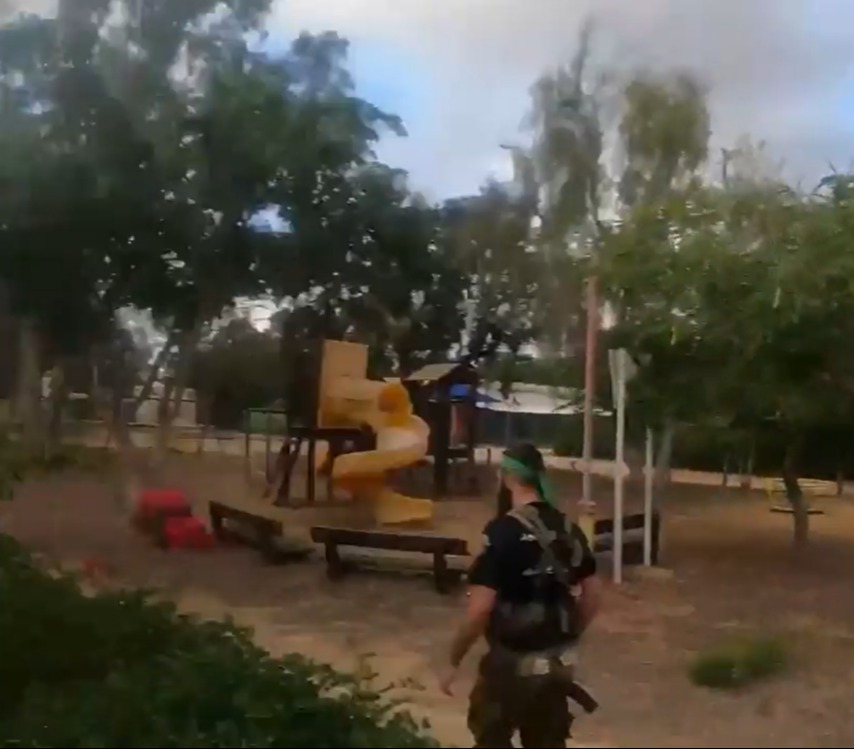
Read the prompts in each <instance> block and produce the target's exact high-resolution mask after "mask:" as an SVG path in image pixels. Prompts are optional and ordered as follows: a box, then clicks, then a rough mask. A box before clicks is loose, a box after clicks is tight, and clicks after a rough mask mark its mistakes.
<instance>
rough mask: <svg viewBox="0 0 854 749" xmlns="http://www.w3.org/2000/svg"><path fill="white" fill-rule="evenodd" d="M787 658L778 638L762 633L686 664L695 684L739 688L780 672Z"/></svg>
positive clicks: (716, 687) (714, 687)
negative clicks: (761, 635)
mask: <svg viewBox="0 0 854 749" xmlns="http://www.w3.org/2000/svg"><path fill="white" fill-rule="evenodd" d="M788 660H789V659H788V653H787V651H786V648H785V646H784V644H783V643H782V642H781V641H780V640H778V639H776V638H771V637H761V638H757V639H752V640H747V641H744V642H738V643H731V644H727V645H725V646H723V647H718V648H715V649H714V650H711V651H709V652H707V653H703V654H701V655H699V656H698V657H697V658H696V659H695V660H694V662H693V663H692V664H691V666H690V668H689V676H690V678H691V681H692V682H693V683H694V684H696V685H698V686H702V687H709V688H710V689H738V688H741V687H745V686H747V685H749V684H752V683H754V682H756V681H760V680H762V679H767V678H770V677H772V676H776V675H778V674H780V673H782V672H783V671H785V669H786V667H787V666H788Z"/></svg>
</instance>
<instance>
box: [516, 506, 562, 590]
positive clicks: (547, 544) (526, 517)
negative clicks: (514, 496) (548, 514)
mask: <svg viewBox="0 0 854 749" xmlns="http://www.w3.org/2000/svg"><path fill="white" fill-rule="evenodd" d="M507 514H508V515H510V517H512V518H515V519H516V520H518V521H519V522H520V523H521V524H522V526H523V527H524V528H525V530H527V531H529V532H530V533H531V535H532V536H534V538H535V539H536V540H537V543H538V544H539V546H540V548H541V549H542V551H543V556H542V563H543V564H542V566H544V567H551V568H552V569H554V572H555V576H556V577H557V579H558V581H559V582H561V583H562V584H564V585H566V584H568V582H569V574H568V570H567V569H566V567H565V566H564V565H563V564H561V562H560V560H559V559H558V558H557V555H556V554H555V553H554V549H553V548H552V544H553V543H554V542H555V541H556V540H557V537H558V536H557V533H555V532H554V531H552V530H549V528H548V527H546V524H545V523H544V522H543V519H542V518H541V517H540V513H539V512H537V509H536V508H535V507H532V506H531V505H524V506H522V507H516V508H515V509H513V510H511V511H510V512H509V513H507Z"/></svg>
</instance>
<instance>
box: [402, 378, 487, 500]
mask: <svg viewBox="0 0 854 749" xmlns="http://www.w3.org/2000/svg"><path fill="white" fill-rule="evenodd" d="M403 384H404V385H405V386H406V389H407V390H408V391H409V396H410V399H411V400H412V404H413V407H414V409H415V413H416V414H417V415H418V416H420V417H421V418H422V419H423V420H424V421H425V422H426V423H427V424H428V425H429V426H430V440H429V443H428V446H427V455H428V456H430V457H432V458H433V495H434V496H436V497H443V496H446V495H447V494H448V492H449V489H450V483H451V482H450V478H451V466H452V465H454V466H456V465H458V462H461V463H462V464H463V467H464V468H465V473H466V479H467V486H465V487H464V488H465V490H466V491H467V492H472V493H477V482H476V478H475V476H476V474H475V471H474V467H475V456H474V451H475V448H476V447H477V439H478V434H477V416H478V411H477V388H478V385H479V384H480V376H479V375H478V372H477V369H476V368H475V366H474V365H473V364H472V363H471V362H469V361H461V362H443V363H440V364H428V365H427V366H425V367H422V368H421V369H419V370H416V371H415V372H413V373H412V374H410V375H409V376H408V377H405V378H404V379H403Z"/></svg>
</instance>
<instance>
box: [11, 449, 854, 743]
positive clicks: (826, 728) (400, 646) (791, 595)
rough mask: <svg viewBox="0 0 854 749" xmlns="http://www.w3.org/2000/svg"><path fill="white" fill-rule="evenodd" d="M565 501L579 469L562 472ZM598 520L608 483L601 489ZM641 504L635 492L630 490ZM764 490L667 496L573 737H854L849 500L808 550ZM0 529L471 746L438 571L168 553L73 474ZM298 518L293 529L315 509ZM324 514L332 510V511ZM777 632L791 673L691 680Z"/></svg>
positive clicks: (203, 493) (605, 640)
mask: <svg viewBox="0 0 854 749" xmlns="http://www.w3.org/2000/svg"><path fill="white" fill-rule="evenodd" d="M554 473H555V474H556V477H555V480H556V483H557V484H558V488H559V490H560V494H561V496H562V497H564V498H565V499H566V500H567V502H569V503H570V506H571V503H572V500H573V499H575V498H577V496H578V493H579V477H578V475H577V474H571V473H569V472H554ZM167 475H168V479H166V480H167V481H168V482H169V483H170V484H172V485H179V486H182V487H184V488H186V489H187V490H188V491H189V492H190V493H191V495H192V497H193V498H194V500H195V501H196V502H197V503H198V504H199V506H202V505H203V504H204V503H205V502H206V501H207V500H210V499H215V498H217V497H223V496H234V495H238V494H241V493H243V492H244V491H245V483H244V479H243V477H242V474H241V471H240V460H239V459H238V458H233V459H231V458H224V457H223V458H212V457H204V458H196V457H180V458H179V457H175V458H174V459H173V461H172V463H171V464H170V465H169V466H168V467H167ZM482 478H483V479H484V480H483V482H482V483H483V486H482V488H483V490H484V492H485V493H486V492H488V495H487V497H486V498H481V499H472V498H469V499H461V500H459V501H454V502H444V503H442V504H441V505H440V506H439V508H438V512H437V516H438V517H439V519H440V523H441V524H442V527H443V528H444V527H447V528H451V527H453V528H454V529H456V530H459V531H460V532H464V534H465V535H466V536H467V537H470V538H472V539H473V540H475V539H476V538H477V536H478V535H479V530H480V526H481V525H482V523H483V522H484V520H486V519H487V518H488V517H489V514H490V512H491V511H492V507H491V502H492V499H491V494H492V487H490V486H489V479H488V472H487V471H485V472H484V474H483V477H482ZM597 491H598V495H599V497H600V501H601V504H602V508H603V513H604V512H606V508H607V506H608V504H609V503H610V497H611V493H610V487H609V485H608V484H607V483H605V482H604V481H602V482H600V483H597ZM629 496H630V503H631V502H634V501H636V488H634V487H632V488H630V489H629ZM768 506H769V503H768V500H767V499H766V498H765V497H764V496H761V495H760V494H758V493H750V492H743V491H737V490H729V491H725V490H722V489H720V488H717V487H710V486H695V485H687V484H676V485H674V486H673V487H672V488H671V489H670V490H669V491H668V492H667V496H665V497H663V498H662V509H663V512H664V518H665V520H664V528H663V549H662V562H663V564H664V565H665V571H664V572H663V573H661V574H656V575H633V576H630V579H629V580H628V581H627V582H626V583H625V584H624V585H623V586H621V587H620V588H619V589H615V588H614V587H612V586H608V588H607V593H606V601H605V606H604V610H603V612H602V615H601V617H600V619H599V620H598V621H597V623H596V625H595V627H594V628H593V629H592V630H591V632H590V633H589V636H588V638H587V641H586V642H585V643H584V647H583V656H582V658H583V661H582V663H583V680H584V681H585V683H587V684H589V685H590V686H591V687H592V688H593V689H594V691H595V692H596V694H597V696H598V697H599V699H600V701H601V703H602V705H603V708H602V710H601V711H600V712H599V713H598V714H597V715H595V716H593V717H591V718H587V719H584V720H582V721H580V723H579V725H578V730H577V739H578V741H579V743H580V744H582V745H588V746H617V747H745V746H753V747H796V746H797V747H846V746H852V745H854V711H852V710H851V709H850V704H851V702H852V700H854V676H852V669H851V667H850V664H851V663H854V596H852V595H851V581H852V570H854V504H852V503H850V501H849V500H847V499H842V498H840V499H828V500H825V506H826V510H827V512H826V514H825V515H824V516H821V517H817V518H814V519H813V527H812V541H811V546H810V548H809V550H808V551H807V552H804V553H803V554H800V555H794V554H793V552H792V550H791V547H790V518H788V517H787V516H784V515H774V514H771V513H769V511H768ZM0 513H1V514H0V530H3V531H4V532H9V533H12V534H13V535H16V536H17V537H19V538H20V539H21V540H22V541H24V542H25V543H26V544H27V545H29V546H30V547H31V548H33V549H34V550H36V551H39V552H42V553H45V554H48V555H50V556H52V557H54V558H57V559H60V560H64V561H66V562H68V563H71V564H74V563H79V562H80V560H82V559H84V558H87V557H88V558H91V557H96V558H99V559H102V560H104V561H105V562H107V563H108V564H109V565H110V567H111V568H112V570H113V574H114V575H115V578H116V579H117V580H120V581H122V582H123V583H126V584H131V585H138V586H145V587H156V588H158V589H160V590H162V591H163V592H164V594H166V595H168V596H171V597H173V598H174V599H176V600H178V601H179V602H180V603H181V605H182V606H184V607H185V608H187V609H189V610H193V611H197V612H199V613H200V614H203V615H205V616H214V617H219V616H222V615H225V614H230V615H231V616H233V617H234V618H235V619H236V620H238V621H239V622H242V623H245V624H248V625H251V626H252V627H254V628H255V632H256V636H257V638H258V640H259V642H261V643H262V644H263V645H264V646H266V647H267V648H268V649H270V650H271V651H272V652H275V653H278V652H286V651H299V652H302V653H305V654H307V655H309V656H313V657H316V658H318V659H321V660H324V661H327V662H331V663H333V664H334V665H336V666H338V667H341V668H352V667H354V666H355V665H356V663H357V662H358V661H359V659H360V657H362V656H365V655H371V654H372V657H371V660H370V663H371V665H372V667H373V668H374V669H375V670H376V671H377V672H378V674H379V677H378V680H379V681H380V682H382V683H388V682H396V683H402V684H404V686H403V687H401V689H402V691H403V692H404V693H405V694H406V695H407V696H408V697H409V698H410V700H411V701H412V703H413V705H414V710H415V711H416V712H418V713H420V714H423V715H426V716H428V717H429V718H430V720H431V722H432V724H433V730H434V734H435V735H436V736H437V737H438V738H439V739H440V740H442V741H443V742H445V743H446V744H448V745H457V746H465V745H470V739H469V738H468V735H467V732H466V730H465V694H466V691H467V689H468V688H469V686H470V684H471V679H472V675H473V669H474V665H475V662H476V657H475V656H474V655H472V656H470V657H469V659H468V662H467V664H466V670H465V674H464V677H463V678H462V679H461V681H460V684H459V689H458V691H459V695H458V697H457V699H449V698H447V697H444V696H443V695H441V694H440V693H439V691H438V689H437V687H436V680H435V676H434V670H435V665H436V664H437V663H439V662H443V659H444V657H445V653H446V649H447V645H448V640H449V637H450V635H451V632H452V628H453V627H454V625H455V623H456V621H457V617H458V615H459V611H460V608H461V605H462V600H461V598H460V597H459V596H449V597H441V596H439V595H438V594H436V593H435V592H434V591H433V589H432V588H431V585H430V581H429V578H426V577H413V576H403V575H395V574H368V573H365V574H354V575H353V576H350V577H348V578H346V579H345V580H343V581H340V582H337V583H330V582H328V581H327V580H326V578H325V576H324V569H323V565H322V563H321V562H320V561H319V560H318V559H314V560H311V561H307V562H303V563H296V564H292V565H288V566H269V565H266V564H264V563H263V562H262V561H261V560H260V558H259V557H258V555H257V554H256V553H255V552H253V551H252V550H250V549H246V548H231V547H230V548H219V549H215V550H212V551H208V552H176V551H172V552H163V551H159V550H156V549H154V548H151V547H150V546H148V545H147V544H146V542H145V541H144V540H142V539H141V538H139V537H137V536H135V535H134V534H133V533H132V532H131V531H130V530H129V528H128V524H127V522H126V518H125V517H124V515H123V514H122V512H121V510H120V508H119V507H118V505H117V504H116V503H115V501H114V500H113V499H112V498H111V496H110V493H109V491H108V489H107V486H106V484H105V482H104V481H103V480H99V479H98V478H97V477H93V476H63V477H52V478H47V479H41V480H37V481H30V482H28V483H27V484H26V485H24V486H23V487H22V489H21V491H20V492H19V494H18V498H17V499H16V501H15V502H13V503H11V504H10V505H8V506H5V507H4V508H3V509H0ZM312 514H313V513H311V512H310V511H309V512H307V513H306V512H301V511H300V512H298V511H294V525H295V527H297V526H298V525H305V523H306V522H309V523H310V522H312V520H313V519H316V518H318V517H320V515H319V514H317V513H314V515H315V518H312V517H311V515H312ZM321 514H322V513H321ZM752 632H758V633H762V634H776V635H780V636H781V637H783V638H785V639H786V640H787V642H789V643H790V644H791V648H792V651H793V654H794V665H793V667H792V669H791V670H790V671H789V673H787V674H786V675H785V676H783V677H781V678H777V679H775V680H773V681H770V682H769V683H767V684H763V685H759V686H756V687H752V688H750V689H749V690H747V691H745V692H743V693H740V694H717V693H711V692H708V691H706V690H703V689H700V688H698V687H695V686H693V685H691V684H690V682H689V681H688V678H687V676H686V664H687V662H688V661H689V660H690V658H691V655H692V654H693V653H695V652H697V651H698V650H701V649H704V648H707V647H709V646H712V645H714V644H716V643H718V642H720V641H721V640H722V639H723V638H727V637H731V636H734V635H737V634H741V633H752Z"/></svg>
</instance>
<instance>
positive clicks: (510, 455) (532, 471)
mask: <svg viewBox="0 0 854 749" xmlns="http://www.w3.org/2000/svg"><path fill="white" fill-rule="evenodd" d="M499 469H500V481H501V485H500V487H499V490H498V514H499V515H503V514H504V513H506V512H508V511H509V510H510V508H511V507H512V505H513V504H514V500H516V502H519V501H520V500H521V501H527V500H530V499H532V498H539V499H543V500H548V497H547V485H546V479H545V471H546V465H545V461H544V460H543V455H542V453H541V452H540V451H539V450H538V449H537V448H536V447H534V445H532V444H530V443H528V442H523V443H521V444H518V445H514V446H513V447H511V448H509V449H507V450H505V451H504V454H503V456H502V457H501V463H500V464H499Z"/></svg>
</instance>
